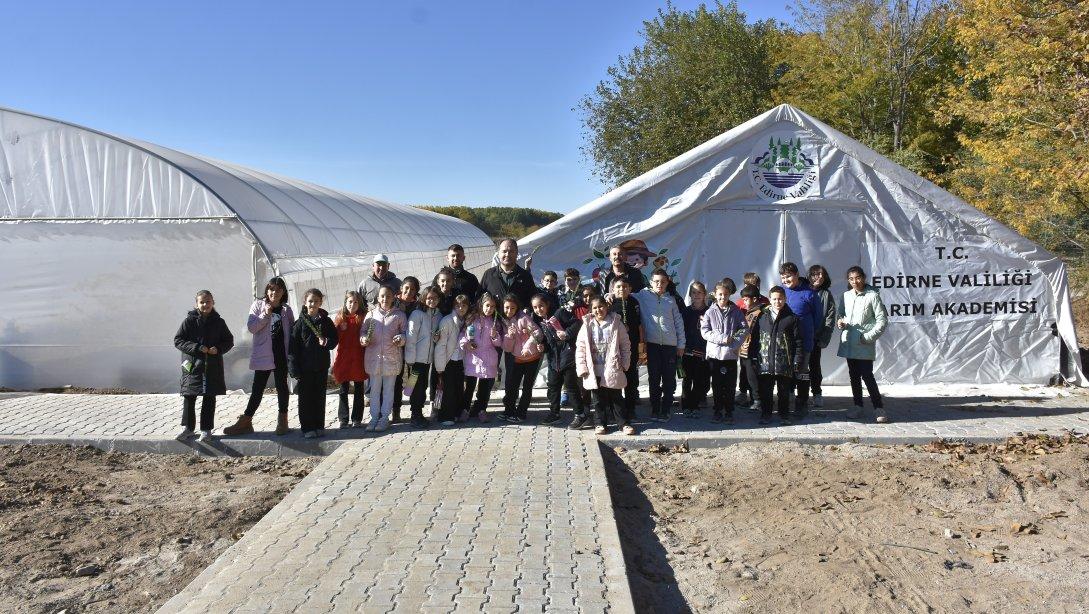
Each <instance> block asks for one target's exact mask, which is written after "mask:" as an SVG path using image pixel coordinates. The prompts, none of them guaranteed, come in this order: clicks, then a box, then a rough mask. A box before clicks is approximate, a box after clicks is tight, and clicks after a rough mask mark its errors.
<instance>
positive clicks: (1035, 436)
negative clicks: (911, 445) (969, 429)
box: [921, 431, 1089, 463]
mask: <svg viewBox="0 0 1089 614" xmlns="http://www.w3.org/2000/svg"><path fill="white" fill-rule="evenodd" d="M1072 445H1089V434H1084V433H1083V434H1077V433H1074V432H1073V431H1065V432H1064V433H1063V434H1062V435H1058V436H1054V435H1047V434H1044V433H1030V434H1025V433H1017V434H1015V435H1014V436H1012V437H1008V438H1006V440H1005V441H1003V442H1002V443H984V444H976V443H972V442H970V441H960V440H948V439H935V440H934V441H931V442H930V443H928V444H925V445H923V446H921V448H922V449H923V450H924V451H926V452H932V453H935V454H949V455H952V456H954V457H956V458H957V459H958V460H964V458H965V457H966V456H968V455H985V456H989V457H992V458H995V459H999V458H1000V459H1002V460H1003V461H1005V462H1008V463H1012V462H1014V461H1016V460H1017V459H1018V458H1027V457H1033V456H1046V455H1048V454H1053V453H1055V452H1060V451H1062V450H1063V449H1064V448H1066V447H1067V446H1072Z"/></svg>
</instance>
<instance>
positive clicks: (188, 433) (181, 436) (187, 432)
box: [174, 427, 197, 441]
mask: <svg viewBox="0 0 1089 614" xmlns="http://www.w3.org/2000/svg"><path fill="white" fill-rule="evenodd" d="M196 436H197V434H196V433H194V432H193V429H191V428H188V427H186V428H183V429H182V430H181V432H180V433H178V436H177V437H175V438H174V439H177V440H178V441H185V440H187V439H192V438H194V437H196Z"/></svg>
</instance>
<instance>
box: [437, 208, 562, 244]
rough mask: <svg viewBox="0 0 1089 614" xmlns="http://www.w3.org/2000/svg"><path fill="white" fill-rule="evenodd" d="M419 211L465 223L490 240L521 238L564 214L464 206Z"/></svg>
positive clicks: (536, 210) (537, 210) (535, 210)
mask: <svg viewBox="0 0 1089 614" xmlns="http://www.w3.org/2000/svg"><path fill="white" fill-rule="evenodd" d="M420 209H426V210H428V211H434V212H435V213H441V214H443V215H449V216H451V217H456V218H458V219H460V220H465V221H466V222H469V223H470V224H472V225H473V226H476V227H477V228H479V229H481V230H483V231H484V232H485V233H487V235H488V236H489V237H491V238H493V239H501V238H503V237H514V238H515V239H518V238H521V237H524V236H526V235H528V234H529V233H531V232H533V231H534V230H537V229H538V228H540V227H542V226H545V225H547V224H551V223H552V222H554V221H556V220H558V219H560V218H561V217H563V214H560V213H554V212H552V211H543V210H541V209H526V208H520V207H466V206H464V205H451V206H437V205H421V206H420Z"/></svg>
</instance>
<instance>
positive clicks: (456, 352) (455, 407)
mask: <svg viewBox="0 0 1089 614" xmlns="http://www.w3.org/2000/svg"><path fill="white" fill-rule="evenodd" d="M471 308H472V302H471V301H470V300H469V297H468V296H465V295H464V294H459V295H457V296H456V297H454V301H453V303H452V311H451V312H450V315H448V316H446V317H444V318H443V319H442V321H441V322H439V340H438V341H437V342H435V376H436V377H437V378H438V380H439V382H438V391H437V392H436V393H435V394H436V395H441V398H440V397H439V396H436V400H437V403H438V405H439V412H438V416H436V417H435V420H437V421H439V422H441V423H442V425H443V426H454V421H455V420H457V421H460V422H465V420H467V419H468V417H469V412H468V408H467V406H466V404H465V401H464V398H465V361H464V357H465V354H464V352H463V351H462V349H461V346H460V345H459V344H458V340H459V338H460V337H461V329H462V328H463V327H464V326H465V318H466V317H467V316H468V315H469V310H470V309H471Z"/></svg>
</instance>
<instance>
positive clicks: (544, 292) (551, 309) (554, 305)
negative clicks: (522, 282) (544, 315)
mask: <svg viewBox="0 0 1089 614" xmlns="http://www.w3.org/2000/svg"><path fill="white" fill-rule="evenodd" d="M534 294H540V295H541V296H543V297H545V301H547V302H548V315H554V314H555V313H556V310H557V309H559V308H560V293H559V292H558V291H551V290H548V289H547V288H543V287H541V286H537V291H536V292H535V293H534ZM530 298H531V299H532V298H533V297H532V296H531V297H530ZM531 307H532V306H531Z"/></svg>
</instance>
